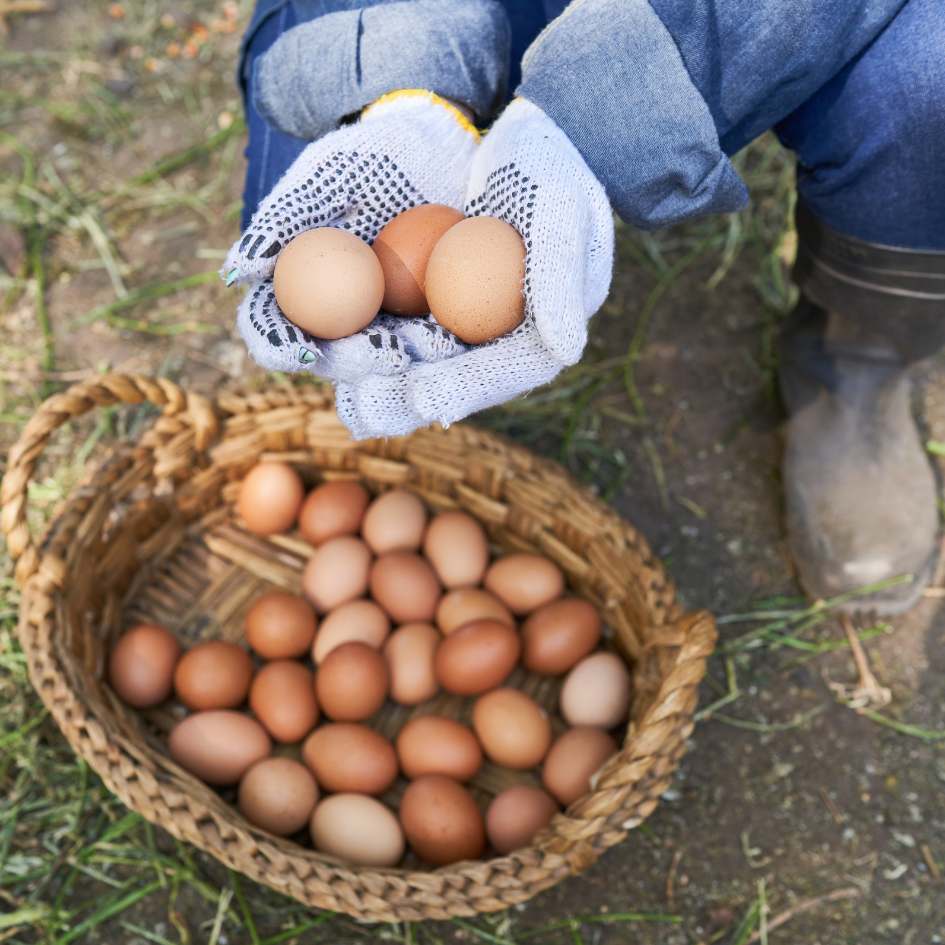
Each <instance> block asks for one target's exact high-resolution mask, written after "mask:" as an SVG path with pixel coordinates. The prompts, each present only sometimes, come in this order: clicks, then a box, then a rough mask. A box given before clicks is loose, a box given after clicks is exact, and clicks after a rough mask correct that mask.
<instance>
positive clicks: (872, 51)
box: [777, 0, 945, 250]
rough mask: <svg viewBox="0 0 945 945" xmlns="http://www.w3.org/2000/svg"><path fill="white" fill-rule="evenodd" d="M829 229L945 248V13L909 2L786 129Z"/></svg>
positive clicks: (800, 182) (806, 196)
mask: <svg viewBox="0 0 945 945" xmlns="http://www.w3.org/2000/svg"><path fill="white" fill-rule="evenodd" d="M777 132H778V135H779V136H780V138H781V140H782V141H783V142H784V144H786V145H787V146H788V147H789V148H791V149H792V150H794V151H796V152H797V156H798V174H797V187H798V192H799V194H800V196H801V197H802V199H803V200H804V202H805V204H806V205H807V206H808V207H809V208H810V210H811V211H813V213H814V215H815V216H816V217H818V218H819V219H820V220H821V221H822V222H823V223H826V224H827V225H828V226H829V227H831V228H832V229H834V230H837V231H838V232H840V233H843V234H845V235H847V236H853V237H856V238H858V239H861V240H866V241H868V242H871V243H879V244H884V245H888V246H895V247H902V248H907V249H917V250H945V9H943V7H942V4H941V0H909V3H907V4H906V5H905V7H904V8H903V9H902V10H901V11H900V12H899V14H898V15H897V16H896V18H895V19H894V20H893V21H892V23H890V24H889V26H887V27H886V29H885V30H884V31H883V32H882V33H880V35H879V36H878V37H877V38H876V39H875V40H874V41H873V42H872V43H871V44H870V45H869V46H868V47H867V48H866V49H865V50H864V51H863V52H861V53H860V55H858V56H857V57H856V58H855V59H854V60H853V61H852V62H851V63H850V64H849V65H848V66H846V68H844V69H843V70H842V71H841V72H840V73H838V74H837V75H836V76H835V77H834V78H833V79H832V80H831V81H830V82H828V83H827V84H826V85H825V86H824V87H823V88H822V89H820V91H819V92H817V94H816V95H814V96H813V97H812V98H811V99H810V100H809V101H807V102H806V103H805V104H804V105H802V106H801V107H800V108H799V109H797V111H795V112H794V113H793V114H792V115H790V116H789V117H788V118H787V119H786V120H785V121H783V122H781V124H779V125H778V127H777Z"/></svg>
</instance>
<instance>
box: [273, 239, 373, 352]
mask: <svg viewBox="0 0 945 945" xmlns="http://www.w3.org/2000/svg"><path fill="white" fill-rule="evenodd" d="M272 287H273V289H274V290H275V293H276V301H277V302H278V303H279V308H281V309H282V311H283V313H284V314H285V317H286V318H288V319H289V321H290V322H294V323H295V324H296V325H298V326H299V328H301V329H303V330H304V331H307V332H308V333H309V334H310V335H314V336H315V337H316V338H325V339H329V340H331V339H335V338H344V337H346V336H347V335H353V334H354V333H355V332H358V331H360V330H361V329H362V328H365V327H366V326H367V325H369V324H370V323H371V322H372V321H374V316H375V315H377V312H378V310H379V309H380V307H381V299H382V298H383V297H384V273H383V272H382V271H381V264H380V263H379V262H378V261H377V256H375V255H374V253H373V252H371V247H370V246H368V244H367V243H365V242H363V241H362V240H360V239H358V237H357V236H354V235H353V234H352V233H348V232H347V231H346V230H341V229H337V228H335V227H330V226H327V227H320V228H318V229H315V230H308V231H307V232H305V233H301V234H300V235H299V236H297V237H295V239H294V240H292V241H291V242H290V243H289V244H288V245H286V246H285V248H284V249H283V250H282V252H280V253H279V258H278V259H277V260H276V269H275V272H274V273H273V276H272Z"/></svg>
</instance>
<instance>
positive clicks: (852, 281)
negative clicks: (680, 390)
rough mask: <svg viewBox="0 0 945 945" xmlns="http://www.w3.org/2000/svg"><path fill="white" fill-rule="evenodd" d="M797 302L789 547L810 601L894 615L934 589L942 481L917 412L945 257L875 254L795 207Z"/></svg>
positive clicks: (789, 430) (787, 369)
mask: <svg viewBox="0 0 945 945" xmlns="http://www.w3.org/2000/svg"><path fill="white" fill-rule="evenodd" d="M797 228H798V258H797V263H796V265H795V272H794V274H795V279H796V281H797V283H798V286H799V287H800V290H801V300H800V302H799V304H798V306H797V308H796V309H795V311H794V312H793V313H792V314H791V316H790V317H789V318H788V319H787V322H786V324H785V327H784V330H783V332H782V337H781V348H780V359H781V363H780V382H781V391H782V395H783V398H784V402H785V406H786V408H787V411H788V422H787V427H786V440H785V454H784V461H783V481H784V492H785V511H786V517H787V533H788V542H789V545H790V549H791V553H792V555H793V557H794V562H795V565H796V567H797V572H798V577H799V579H800V582H801V585H802V586H803V588H804V590H805V592H806V593H807V594H808V595H809V596H810V597H812V598H813V599H815V600H816V599H828V598H830V599H833V598H838V597H839V598H841V599H842V600H841V602H839V604H838V606H840V608H841V609H844V610H847V611H861V610H869V611H875V612H877V613H881V614H894V613H900V612H902V611H904V610H907V609H908V608H909V607H911V606H912V605H913V604H914V603H915V601H916V600H917V599H918V598H919V597H920V596H921V594H922V591H923V590H924V589H925V587H926V586H927V584H928V582H929V580H930V579H931V576H932V573H933V570H934V566H935V562H936V559H937V551H938V545H939V543H938V540H937V532H938V508H937V502H936V494H937V490H936V483H935V477H934V474H933V471H932V468H931V465H930V463H929V460H928V457H927V455H926V452H925V449H924V447H923V444H922V439H921V437H920V435H919V431H918V429H917V427H916V424H915V421H914V419H913V416H912V411H911V388H912V379H913V374H914V372H915V368H916V365H918V364H919V363H920V362H921V361H922V360H923V359H924V358H926V357H928V356H930V355H933V354H935V353H936V352H937V351H940V350H941V349H942V347H945V253H936V252H913V251H904V250H898V249H894V248H890V247H884V246H874V245H870V244H867V243H864V242H862V241H859V240H854V239H851V238H849V237H846V236H843V235H841V234H839V233H836V232H835V231H832V230H829V229H828V228H827V227H825V226H824V225H823V224H821V223H820V222H819V221H818V220H817V219H816V218H815V217H814V216H813V215H812V214H811V213H810V212H809V211H807V210H806V208H804V207H803V206H802V205H801V206H799V207H798V213H797Z"/></svg>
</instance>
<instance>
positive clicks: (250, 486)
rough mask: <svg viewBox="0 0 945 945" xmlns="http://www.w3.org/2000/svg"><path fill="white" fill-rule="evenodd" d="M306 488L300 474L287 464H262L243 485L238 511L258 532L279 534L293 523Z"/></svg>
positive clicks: (252, 528) (255, 468)
mask: <svg viewBox="0 0 945 945" xmlns="http://www.w3.org/2000/svg"><path fill="white" fill-rule="evenodd" d="M304 493H305V490H304V488H303V486H302V480H301V479H300V478H299V474H298V473H297V472H296V471H295V470H294V469H293V468H292V467H291V466H287V465H286V464H285V463H259V464H258V465H256V466H254V467H253V468H252V469H251V470H250V471H249V472H248V473H247V474H246V478H245V479H244V480H243V482H242V484H241V485H240V492H239V499H238V500H237V511H238V512H239V515H240V518H241V519H242V520H243V521H244V522H245V523H246V527H247V528H248V529H249V530H250V531H251V532H255V533H256V534H257V535H276V534H278V533H279V532H285V531H288V530H289V529H290V528H291V527H292V526H293V525H294V524H295V519H296V517H297V516H298V514H299V506H300V505H301V504H302V496H303V495H304Z"/></svg>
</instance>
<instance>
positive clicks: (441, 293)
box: [425, 217, 525, 345]
mask: <svg viewBox="0 0 945 945" xmlns="http://www.w3.org/2000/svg"><path fill="white" fill-rule="evenodd" d="M524 281H525V244H524V243H523V242H522V238H521V237H520V236H519V235H518V233H517V232H516V230H515V228H514V227H512V226H509V224H508V223H505V222H504V221H503V220H497V219H496V218H495V217H470V218H469V219H468V220H462V221H461V222H459V223H457V224H456V225H455V226H453V227H450V229H448V230H447V231H446V233H444V234H443V236H442V238H441V239H440V241H439V242H438V243H437V244H436V246H435V247H434V248H433V252H432V253H431V254H430V261H429V263H428V264H427V273H426V285H425V289H426V295H427V301H428V302H429V303H430V311H431V312H432V313H433V317H434V318H435V319H436V320H437V321H438V322H439V323H440V324H441V325H442V326H443V327H444V328H446V329H447V330H448V331H451V332H452V333H453V334H454V335H456V337H457V338H459V339H460V340H462V341H465V342H466V343H467V344H476V345H477V344H482V343H483V342H484V341H491V340H492V339H493V338H498V337H499V336H500V335H504V334H506V333H507V332H510V331H511V330H512V329H513V328H515V327H516V326H518V325H520V324H521V323H522V318H523V316H524V313H525V296H524V294H523V284H524Z"/></svg>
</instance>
